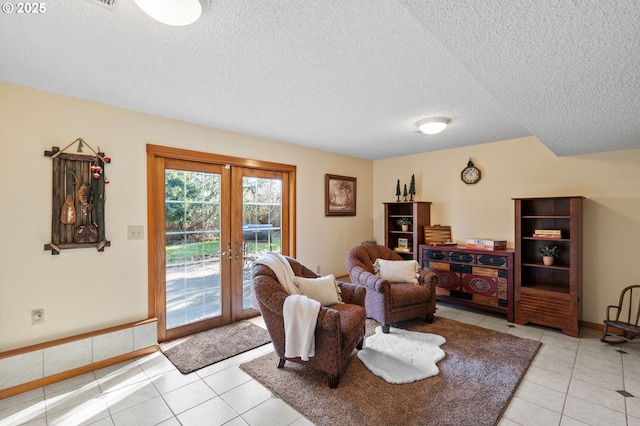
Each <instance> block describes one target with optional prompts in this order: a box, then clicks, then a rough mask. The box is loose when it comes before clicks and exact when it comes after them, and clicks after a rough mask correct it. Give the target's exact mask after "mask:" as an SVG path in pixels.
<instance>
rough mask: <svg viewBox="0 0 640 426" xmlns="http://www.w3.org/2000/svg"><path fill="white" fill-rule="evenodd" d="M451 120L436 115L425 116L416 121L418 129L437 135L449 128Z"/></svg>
mask: <svg viewBox="0 0 640 426" xmlns="http://www.w3.org/2000/svg"><path fill="white" fill-rule="evenodd" d="M450 122H451V119H450V118H447V117H434V118H425V119H422V120H420V121H418V122H417V123H416V126H418V130H420V132H422V133H424V134H426V135H435V134H436V133H440V132H441V131H443V130H444V129H446V128H447V125H448V124H449V123H450Z"/></svg>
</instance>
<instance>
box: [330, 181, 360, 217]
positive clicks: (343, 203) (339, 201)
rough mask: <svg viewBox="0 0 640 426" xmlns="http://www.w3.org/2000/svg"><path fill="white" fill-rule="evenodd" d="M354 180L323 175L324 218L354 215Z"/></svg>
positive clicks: (355, 182)
mask: <svg viewBox="0 0 640 426" xmlns="http://www.w3.org/2000/svg"><path fill="white" fill-rule="evenodd" d="M356 184H357V181H356V178H354V177H348V176H337V175H329V174H327V175H325V190H324V195H325V200H324V215H325V216H355V215H356V189H357V188H356Z"/></svg>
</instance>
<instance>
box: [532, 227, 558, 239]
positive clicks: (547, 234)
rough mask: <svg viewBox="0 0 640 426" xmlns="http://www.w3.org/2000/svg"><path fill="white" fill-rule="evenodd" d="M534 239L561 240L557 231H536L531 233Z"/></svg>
mask: <svg viewBox="0 0 640 426" xmlns="http://www.w3.org/2000/svg"><path fill="white" fill-rule="evenodd" d="M533 237H534V238H548V239H550V240H553V239H560V238H562V232H560V230H559V229H536V230H534V231H533Z"/></svg>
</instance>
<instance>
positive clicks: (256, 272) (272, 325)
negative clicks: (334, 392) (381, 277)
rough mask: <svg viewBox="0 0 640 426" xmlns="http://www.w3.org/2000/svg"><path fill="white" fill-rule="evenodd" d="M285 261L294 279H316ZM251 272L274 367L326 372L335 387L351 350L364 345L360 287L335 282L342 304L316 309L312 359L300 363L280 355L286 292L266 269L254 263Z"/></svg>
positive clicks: (361, 291) (301, 266) (292, 261)
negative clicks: (275, 359) (294, 366)
mask: <svg viewBox="0 0 640 426" xmlns="http://www.w3.org/2000/svg"><path fill="white" fill-rule="evenodd" d="M286 259H287V260H288V261H289V264H290V265H291V268H292V269H293V272H294V274H295V275H296V276H299V277H305V278H317V277H319V275H317V274H315V273H314V272H313V271H311V270H310V269H308V268H307V267H305V266H304V265H302V264H301V263H299V262H298V261H297V260H295V259H292V258H290V257H286ZM251 272H252V274H253V278H252V281H253V290H254V293H255V296H256V299H257V301H258V305H259V307H260V312H261V313H262V317H263V319H264V322H265V324H266V326H267V330H268V332H269V335H270V336H271V340H272V342H273V346H274V348H275V352H276V354H277V355H278V357H279V358H280V361H279V363H278V368H282V367H284V363H285V361H287V360H288V361H293V362H296V363H299V364H304V365H308V366H309V367H312V368H315V369H317V370H320V371H323V372H325V373H327V377H328V382H329V387H332V388H335V387H337V386H338V383H339V382H340V373H341V371H342V368H343V367H344V365H345V363H346V362H347V360H348V359H349V357H350V356H351V353H352V352H353V349H354V348H358V349H362V346H363V343H364V334H365V320H366V314H365V310H364V298H365V290H364V288H361V287H358V286H356V285H353V284H349V283H340V282H338V285H339V286H340V288H341V291H342V301H343V302H344V303H338V304H335V305H330V306H326V307H325V306H322V307H321V308H320V312H319V313H318V320H317V324H316V330H315V356H313V357H310V358H309V360H308V361H303V360H302V359H301V358H300V357H296V358H285V356H284V354H285V334H284V318H283V316H282V315H283V314H282V310H283V306H284V300H285V299H286V298H287V296H288V293H287V292H286V290H285V289H284V287H283V286H282V285H281V284H280V282H279V281H278V279H277V278H276V275H275V273H274V272H273V271H272V270H271V269H270V268H269V267H267V266H265V265H262V264H254V266H253V267H252V270H251Z"/></svg>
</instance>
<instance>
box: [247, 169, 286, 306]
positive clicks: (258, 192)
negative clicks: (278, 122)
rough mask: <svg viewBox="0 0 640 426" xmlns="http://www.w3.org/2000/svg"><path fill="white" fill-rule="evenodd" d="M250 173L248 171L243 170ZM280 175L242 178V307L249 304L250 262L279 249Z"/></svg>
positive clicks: (251, 296) (280, 246) (280, 224)
mask: <svg viewBox="0 0 640 426" xmlns="http://www.w3.org/2000/svg"><path fill="white" fill-rule="evenodd" d="M245 173H250V172H245ZM281 239H282V178H280V177H278V178H265V177H256V176H243V178H242V245H243V250H242V251H243V263H242V264H243V274H242V277H243V283H242V290H243V291H242V308H243V310H245V309H250V308H252V307H253V289H252V286H251V265H252V262H253V261H255V260H256V259H257V258H258V257H260V255H261V254H263V253H267V252H271V251H275V252H279V253H280V252H281V251H282V245H281Z"/></svg>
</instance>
